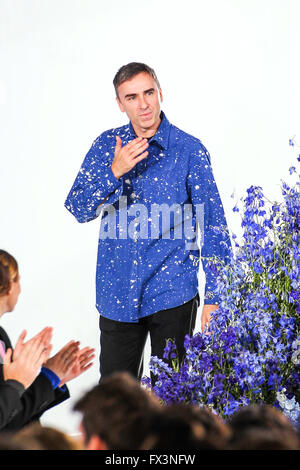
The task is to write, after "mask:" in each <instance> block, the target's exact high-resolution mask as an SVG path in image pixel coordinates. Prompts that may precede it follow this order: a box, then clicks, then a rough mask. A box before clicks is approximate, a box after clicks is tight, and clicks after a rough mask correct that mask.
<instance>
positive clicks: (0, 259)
mask: <svg viewBox="0 0 300 470" xmlns="http://www.w3.org/2000/svg"><path fill="white" fill-rule="evenodd" d="M20 292H21V285H20V275H19V269H18V263H17V261H16V260H15V258H14V257H13V256H12V255H10V254H9V253H7V251H4V250H0V315H2V314H3V313H6V312H12V311H13V309H14V308H15V306H16V303H17V301H18V298H19V295H20Z"/></svg>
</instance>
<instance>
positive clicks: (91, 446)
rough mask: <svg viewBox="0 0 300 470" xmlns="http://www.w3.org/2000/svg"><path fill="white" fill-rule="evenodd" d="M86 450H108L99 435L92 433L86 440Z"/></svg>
mask: <svg viewBox="0 0 300 470" xmlns="http://www.w3.org/2000/svg"><path fill="white" fill-rule="evenodd" d="M87 450H108V447H107V445H106V443H105V442H104V441H103V440H102V439H101V437H99V436H97V435H96V434H93V435H92V437H91V438H90V440H89V442H88V445H87Z"/></svg>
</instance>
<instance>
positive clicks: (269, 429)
mask: <svg viewBox="0 0 300 470" xmlns="http://www.w3.org/2000/svg"><path fill="white" fill-rule="evenodd" d="M229 425H230V427H231V431H232V437H231V439H230V447H231V448H234V449H243V448H245V449H253V450H254V449H263V448H265V449H274V448H276V446H277V448H278V449H282V448H285V449H293V448H297V449H298V448H299V437H298V435H297V431H296V429H295V428H294V426H293V425H292V423H291V422H290V421H289V419H288V418H287V417H286V416H285V415H284V414H283V413H282V412H281V411H279V410H278V409H276V408H275V407H274V406H271V405H267V404H261V405H259V404H255V405H249V406H246V407H243V408H240V409H239V410H238V411H236V412H235V413H234V414H233V415H232V416H231V418H230V420H229ZM264 433H265V438H263V434H264ZM259 439H261V443H260V442H259ZM247 441H248V443H247ZM287 443H288V444H287Z"/></svg>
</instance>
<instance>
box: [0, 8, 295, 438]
mask: <svg viewBox="0 0 300 470" xmlns="http://www.w3.org/2000/svg"><path fill="white" fill-rule="evenodd" d="M299 20H300V2H299V0H210V1H206V0H187V1H186V2H182V0H147V1H145V0H144V1H142V0H127V1H121V0H114V1H113V2H107V1H106V2H104V1H102V0H0V61H1V73H0V109H1V114H0V119H1V121H0V132H1V140H0V149H1V150H0V151H1V160H0V214H1V218H0V224H1V225H0V246H1V248H3V249H6V250H7V251H9V252H10V253H12V254H13V255H14V256H15V257H16V258H17V260H18V262H19V266H20V272H21V276H22V287H23V292H22V294H21V297H20V300H19V303H18V305H17V307H16V309H15V311H14V312H13V313H12V314H10V315H6V316H5V317H4V318H2V320H1V324H2V325H3V326H4V328H6V329H7V331H8V332H9V334H10V336H11V338H12V339H13V341H15V340H16V338H17V336H18V334H19V333H20V332H21V330H22V329H23V328H24V327H26V328H27V330H28V337H30V336H32V335H33V334H34V333H36V332H37V331H39V330H40V329H41V328H42V327H43V326H46V325H51V326H53V327H54V341H53V343H54V350H55V351H56V350H57V349H58V348H60V347H61V346H63V345H64V344H65V343H66V342H67V341H68V340H69V339H72V338H74V339H79V340H80V341H81V344H82V346H85V345H87V344H88V345H90V346H93V347H95V348H96V354H97V357H98V353H99V332H98V313H97V311H96V308H95V307H94V304H95V289H94V282H95V281H94V277H95V267H96V253H97V239H98V231H99V220H95V221H93V222H90V223H89V224H83V225H81V224H78V223H77V222H76V221H75V219H73V217H72V216H71V215H70V214H69V213H68V212H67V211H66V209H65V208H64V200H65V197H66V195H67V193H68V191H69V189H70V187H71V185H72V183H73V180H74V178H75V176H76V174H77V171H78V169H79V167H80V165H81V162H82V160H83V158H84V156H85V154H86V152H87V151H88V149H89V147H90V145H91V143H92V141H93V140H94V139H95V138H96V137H97V136H98V135H99V134H100V133H101V132H102V131H104V130H106V129H109V128H111V127H116V126H119V125H122V124H124V123H126V122H127V119H126V116H124V115H122V114H120V112H119V109H118V108H117V105H116V103H115V97H114V90H113V86H112V79H113V76H114V74H115V73H116V71H117V70H118V68H119V67H120V66H121V65H123V64H125V63H128V62H130V61H142V62H146V63H148V64H149V65H151V66H152V67H153V68H154V69H155V70H156V72H157V74H158V77H159V80H160V82H161V86H162V89H163V93H164V103H163V110H164V111H165V112H166V114H167V116H168V118H169V120H170V121H171V122H173V123H174V124H176V125H177V126H179V127H181V128H182V129H183V130H185V131H187V132H189V133H191V134H194V135H196V136H197V137H199V138H200V139H201V140H202V141H203V143H204V144H205V145H206V146H207V148H208V150H209V151H210V153H211V156H212V164H213V168H214V174H215V178H216V181H217V184H218V187H219V190H220V193H221V197H222V199H223V202H224V206H225V211H226V214H227V219H228V223H229V226H230V228H231V229H232V230H233V231H234V232H238V230H239V224H240V221H239V216H238V215H235V214H234V213H233V212H232V208H233V206H234V202H235V200H233V199H232V198H231V197H230V196H231V194H232V192H233V191H234V190H235V191H236V195H237V197H241V196H243V195H244V194H245V190H246V188H247V187H249V186H250V185H252V184H254V185H255V184H259V185H261V186H263V187H264V188H265V190H266V193H267V195H268V196H269V197H271V198H272V197H276V198H278V196H279V194H280V193H279V183H280V178H284V177H285V176H286V175H287V174H288V167H289V166H290V163H291V162H292V159H293V155H292V153H291V148H289V146H288V140H289V138H291V137H293V136H294V135H295V134H297V133H298V135H299V109H300V106H299V105H300V97H299V83H300V65H299V44H300V41H299V40H300V29H299ZM298 140H299V139H298ZM148 353H149V348H148V349H147V354H148ZM97 381H98V359H96V360H95V365H94V367H93V368H92V369H90V370H89V371H88V372H87V373H86V374H84V375H82V376H81V377H80V378H78V379H76V380H75V381H73V382H71V383H70V384H69V388H70V390H71V394H72V398H71V399H70V400H69V401H68V402H66V403H65V404H63V405H61V406H59V407H57V408H56V409H54V410H53V411H49V412H48V413H47V414H46V415H45V416H44V418H43V423H45V424H50V425H54V426H56V427H58V428H60V429H62V430H64V431H67V432H70V433H76V431H77V423H78V417H77V416H74V415H73V414H72V412H71V407H72V405H73V403H74V402H75V401H76V400H77V398H78V397H79V396H80V395H81V393H83V392H84V391H85V390H87V389H89V388H90V387H91V386H92V385H94V384H96V383H97Z"/></svg>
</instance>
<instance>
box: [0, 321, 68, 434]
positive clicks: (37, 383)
mask: <svg viewBox="0 0 300 470" xmlns="http://www.w3.org/2000/svg"><path fill="white" fill-rule="evenodd" d="M0 340H2V341H3V342H4V344H5V346H6V349H7V348H11V349H12V345H11V341H10V339H9V337H8V335H7V333H6V331H5V330H4V329H3V328H1V327H0ZM4 384H5V381H4V378H3V366H2V364H1V365H0V385H4ZM69 397H70V393H69V390H68V388H67V386H64V387H63V389H60V388H59V387H57V388H56V389H55V390H53V387H52V385H51V383H50V381H49V379H48V378H47V377H46V376H45V375H44V374H42V373H40V374H39V375H38V376H37V377H36V379H35V380H34V382H33V383H32V384H31V385H30V387H28V388H27V389H26V390H25V392H24V393H23V395H22V396H21V398H20V401H21V409H19V411H18V412H17V413H15V415H14V416H13V417H12V419H11V420H10V421H9V422H8V423H7V424H6V425H5V426H4V427H3V428H2V429H1V431H2V432H3V431H5V432H16V431H18V430H19V429H21V428H23V427H24V426H26V425H27V424H29V423H31V422H32V421H36V420H38V419H39V418H40V417H41V415H42V414H43V413H44V412H45V411H46V410H49V409H50V408H52V407H53V406H56V405H58V404H59V403H62V402H63V401H65V400H66V399H67V398H69Z"/></svg>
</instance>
